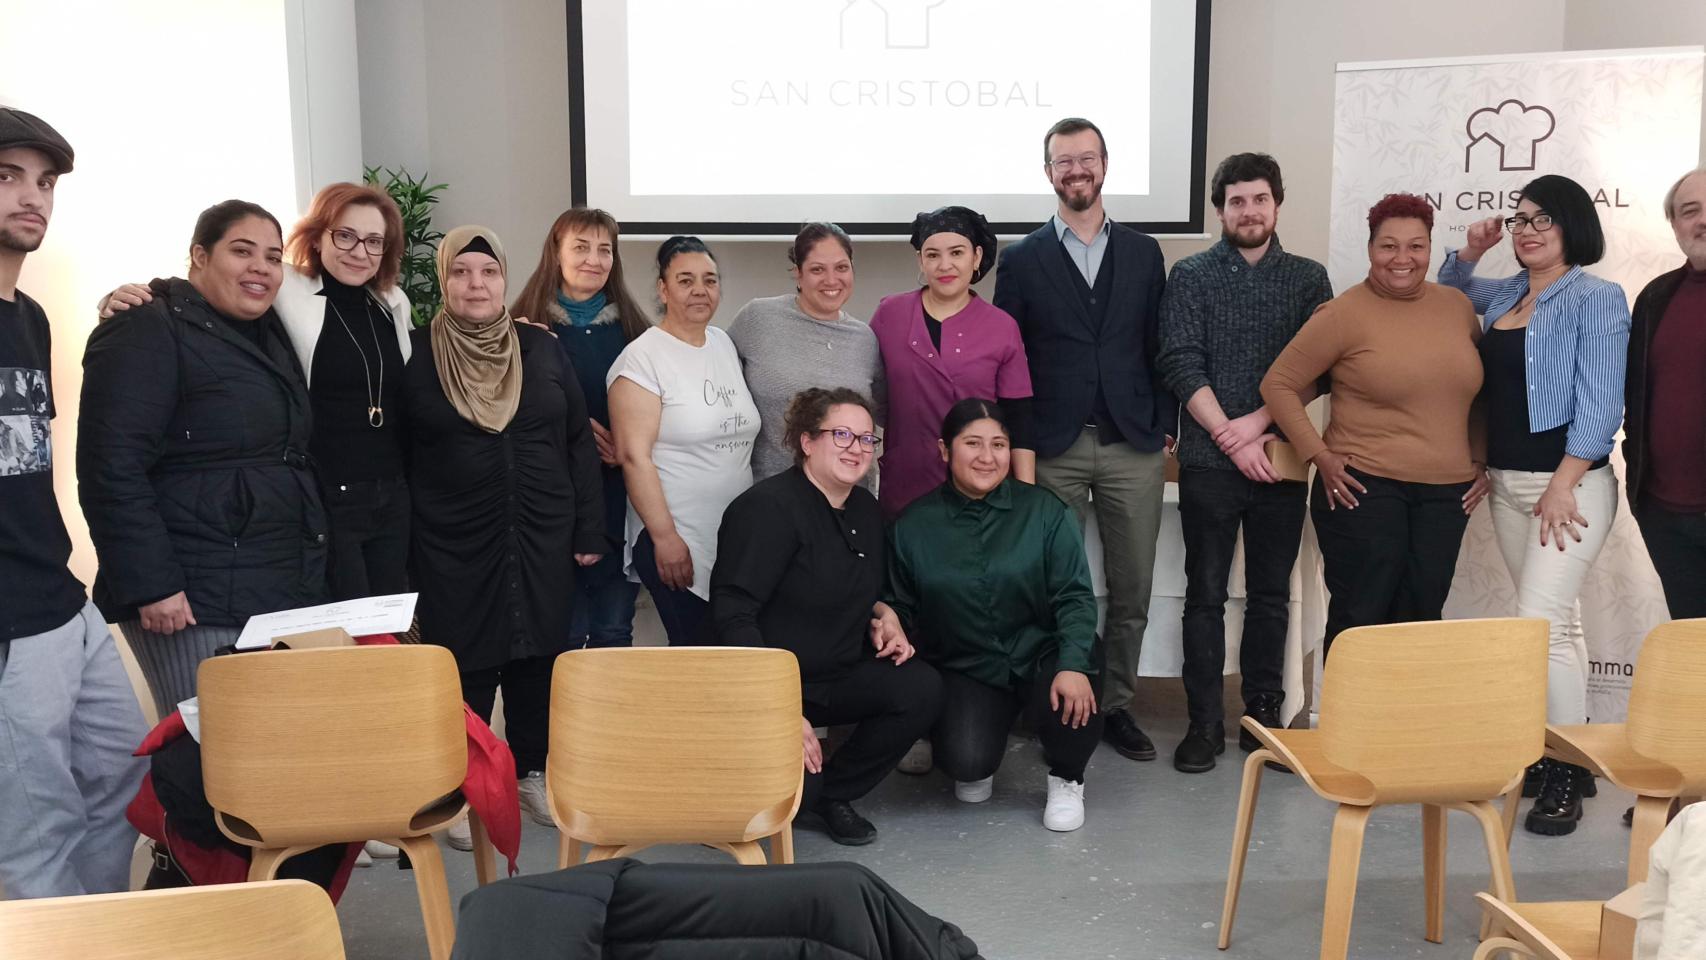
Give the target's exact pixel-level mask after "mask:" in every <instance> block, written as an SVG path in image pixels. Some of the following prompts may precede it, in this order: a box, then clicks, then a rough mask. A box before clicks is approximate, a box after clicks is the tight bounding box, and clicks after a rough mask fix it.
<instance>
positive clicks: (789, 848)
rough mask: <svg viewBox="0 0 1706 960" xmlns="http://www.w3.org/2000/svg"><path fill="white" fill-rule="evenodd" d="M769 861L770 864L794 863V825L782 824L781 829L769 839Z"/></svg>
mask: <svg viewBox="0 0 1706 960" xmlns="http://www.w3.org/2000/svg"><path fill="white" fill-rule="evenodd" d="M770 860H771V862H772V863H793V862H794V825H793V824H791V823H784V824H782V829H780V830H778V831H776V833H775V835H773V836H772V837H771V838H770Z"/></svg>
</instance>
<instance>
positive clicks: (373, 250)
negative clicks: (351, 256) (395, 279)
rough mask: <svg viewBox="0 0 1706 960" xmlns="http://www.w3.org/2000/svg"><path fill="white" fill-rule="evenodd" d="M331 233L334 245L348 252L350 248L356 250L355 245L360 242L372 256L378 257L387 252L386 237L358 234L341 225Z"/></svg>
mask: <svg viewBox="0 0 1706 960" xmlns="http://www.w3.org/2000/svg"><path fill="white" fill-rule="evenodd" d="M331 234H332V246H334V247H337V248H338V249H339V250H343V251H346V252H347V251H350V250H354V249H355V245H356V244H358V243H359V244H361V245H362V246H363V247H366V248H367V252H368V253H369V254H371V255H372V256H375V257H377V256H380V255H382V254H384V253H385V238H384V237H381V236H371V237H362V236H357V235H356V233H355V231H353V230H345V229H342V228H341V227H340V228H339V229H336V230H333V231H331Z"/></svg>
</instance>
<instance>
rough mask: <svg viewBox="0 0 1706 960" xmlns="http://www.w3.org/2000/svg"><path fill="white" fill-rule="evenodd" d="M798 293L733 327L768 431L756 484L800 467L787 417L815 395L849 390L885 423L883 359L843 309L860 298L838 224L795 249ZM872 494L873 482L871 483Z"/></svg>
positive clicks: (751, 311)
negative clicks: (793, 406)
mask: <svg viewBox="0 0 1706 960" xmlns="http://www.w3.org/2000/svg"><path fill="white" fill-rule="evenodd" d="M788 262H789V263H790V264H791V266H790V268H789V271H788V272H789V273H791V274H793V277H794V291H795V292H794V293H793V294H789V295H784V296H780V297H760V298H758V299H756V300H753V301H751V302H749V303H747V305H746V306H744V307H741V308H740V312H739V313H737V314H735V318H734V320H733V322H731V323H730V324H729V337H730V338H731V339H733V340H734V342H735V349H736V350H737V351H738V352H739V353H740V362H741V368H742V370H743V372H744V373H745V374H746V383H747V387H748V388H749V389H750V390H751V391H752V399H753V400H754V401H755V402H756V403H757V404H758V413H759V417H760V423H761V426H760V428H759V432H758V441H757V442H756V443H755V444H754V445H753V451H752V479H753V481H754V482H755V483H756V482H757V481H760V480H763V479H765V478H766V477H771V476H774V475H776V474H778V473H781V472H782V471H784V470H786V469H788V468H789V467H791V466H793V463H794V458H793V454H792V452H791V451H790V450H789V449H788V448H787V447H786V444H785V441H786V439H787V438H786V437H784V436H782V433H783V430H782V422H783V420H784V416H783V414H784V413H785V412H786V411H787V409H788V403H789V401H791V400H792V399H793V398H794V395H795V394H797V393H799V392H800V391H801V390H805V389H808V388H810V387H822V388H825V389H833V388H836V387H847V388H850V389H853V390H857V391H858V392H859V393H861V394H863V395H865V396H867V397H871V398H872V399H873V400H874V401H875V402H876V407H877V409H876V410H875V411H873V412H874V414H875V417H876V421H877V424H878V425H879V426H881V424H882V422H883V405H884V394H885V393H886V390H885V385H884V380H883V359H882V354H881V353H880V352H879V351H878V349H877V338H876V336H875V335H874V334H873V333H871V328H870V325H869V324H867V323H865V321H863V320H860V319H857V318H856V317H851V316H848V314H847V312H846V311H845V310H843V309H841V308H842V307H843V306H845V305H846V303H847V299H848V298H849V297H851V296H852V295H853V241H851V240H849V239H848V237H847V234H846V232H845V231H843V230H842V229H841V228H840V227H838V226H836V225H835V224H833V223H808V224H806V225H805V226H804V227H802V228H801V229H800V232H799V235H798V236H796V237H795V238H794V244H793V246H791V247H790V248H789V249H788ZM863 482H864V485H865V486H866V487H867V488H870V487H871V477H870V476H869V475H867V476H866V478H865V480H864V481H863Z"/></svg>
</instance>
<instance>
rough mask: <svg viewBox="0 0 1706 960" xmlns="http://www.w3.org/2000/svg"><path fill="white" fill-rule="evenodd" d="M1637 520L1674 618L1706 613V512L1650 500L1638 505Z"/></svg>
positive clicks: (1705, 614)
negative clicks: (1679, 509)
mask: <svg viewBox="0 0 1706 960" xmlns="http://www.w3.org/2000/svg"><path fill="white" fill-rule="evenodd" d="M1635 522H1636V523H1637V524H1639V525H1640V527H1641V539H1643V540H1645V541H1646V542H1647V556H1649V557H1651V558H1652V559H1653V569H1655V570H1657V571H1658V572H1659V582H1660V583H1662V584H1664V588H1665V605H1666V606H1668V607H1670V617H1671V619H1672V620H1692V619H1695V618H1698V617H1706V514H1701V513H1676V512H1674V511H1670V510H1666V509H1664V508H1663V507H1660V506H1657V505H1655V504H1653V503H1651V502H1650V501H1649V502H1646V503H1643V504H1641V505H1640V506H1639V507H1638V508H1636V510H1635Z"/></svg>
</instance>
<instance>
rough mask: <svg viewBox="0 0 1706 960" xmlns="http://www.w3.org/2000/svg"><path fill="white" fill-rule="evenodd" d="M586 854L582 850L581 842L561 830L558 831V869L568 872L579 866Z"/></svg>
mask: <svg viewBox="0 0 1706 960" xmlns="http://www.w3.org/2000/svg"><path fill="white" fill-rule="evenodd" d="M585 853H586V851H585V850H583V849H582V848H581V842H580V841H579V840H576V839H575V838H574V837H571V836H569V835H568V834H566V833H564V832H563V831H561V830H558V831H557V869H558V870H567V869H568V868H570V867H573V866H577V865H578V864H579V863H580V862H581V857H582V856H583V855H584V854H585Z"/></svg>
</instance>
